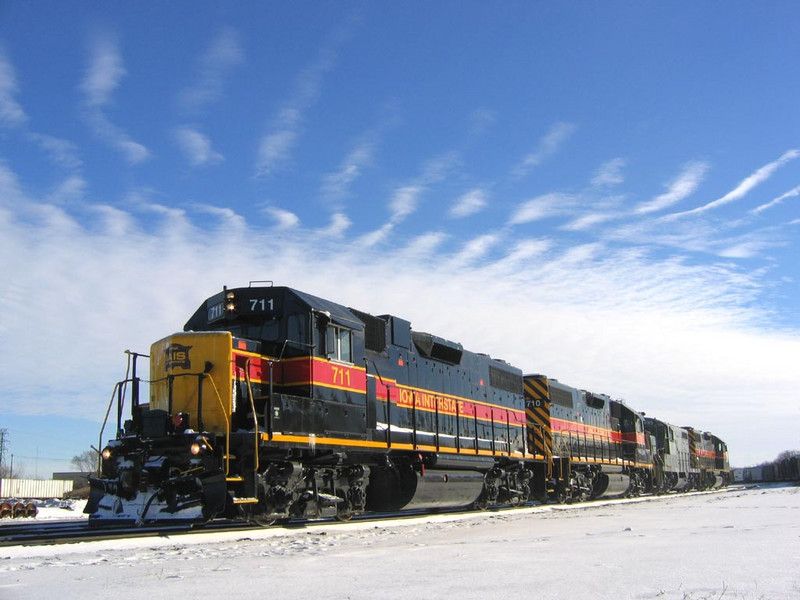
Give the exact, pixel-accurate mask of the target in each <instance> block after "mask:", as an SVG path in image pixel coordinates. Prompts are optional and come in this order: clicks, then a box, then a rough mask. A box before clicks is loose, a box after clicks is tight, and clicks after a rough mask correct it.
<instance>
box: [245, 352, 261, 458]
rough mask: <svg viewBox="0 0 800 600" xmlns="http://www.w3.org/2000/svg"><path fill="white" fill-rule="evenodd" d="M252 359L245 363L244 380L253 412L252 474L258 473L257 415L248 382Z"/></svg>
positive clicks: (251, 387) (251, 389)
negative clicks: (253, 446)
mask: <svg viewBox="0 0 800 600" xmlns="http://www.w3.org/2000/svg"><path fill="white" fill-rule="evenodd" d="M252 360H253V359H252V358H248V359H247V361H246V362H245V369H244V379H245V381H246V382H247V396H248V397H249V398H250V410H252V411H253V427H254V432H255V435H254V436H253V440H254V444H255V448H254V451H253V472H254V473H258V466H259V465H258V415H257V414H256V402H255V399H254V398H253V382H252V381H251V380H250V362H251V361H252Z"/></svg>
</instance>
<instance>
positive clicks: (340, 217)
mask: <svg viewBox="0 0 800 600" xmlns="http://www.w3.org/2000/svg"><path fill="white" fill-rule="evenodd" d="M352 224H353V222H352V221H351V220H350V219H348V218H347V215H345V214H342V213H334V214H332V215H331V222H330V224H329V225H328V226H327V227H326V228H325V229H323V230H322V233H323V234H325V235H329V236H331V237H341V236H342V235H343V234H344V233H345V231H347V230H348V229H349V228H350V226H351V225H352Z"/></svg>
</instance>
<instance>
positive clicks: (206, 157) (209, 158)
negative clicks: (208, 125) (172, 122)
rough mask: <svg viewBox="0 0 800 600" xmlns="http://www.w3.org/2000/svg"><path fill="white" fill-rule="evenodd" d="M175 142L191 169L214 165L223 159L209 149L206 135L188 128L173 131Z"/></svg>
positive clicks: (209, 145)
mask: <svg viewBox="0 0 800 600" xmlns="http://www.w3.org/2000/svg"><path fill="white" fill-rule="evenodd" d="M174 137H175V142H176V143H177V144H178V146H179V147H180V149H181V150H182V151H183V153H184V155H185V156H186V158H187V159H188V161H189V164H191V165H192V166H193V167H201V166H204V165H215V164H218V163H220V162H222V161H223V160H225V157H224V156H222V154H220V153H219V152H216V151H215V150H214V149H213V148H212V147H211V140H210V139H209V138H208V136H207V135H205V134H204V133H201V132H200V131H198V130H197V129H194V128H192V127H190V126H188V125H187V126H184V127H178V128H177V129H175V131H174Z"/></svg>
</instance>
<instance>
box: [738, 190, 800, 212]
mask: <svg viewBox="0 0 800 600" xmlns="http://www.w3.org/2000/svg"><path fill="white" fill-rule="evenodd" d="M797 196H800V185H798V186H797V187H796V188H794V189H791V190H789V191H788V192H786V193H785V194H781V195H780V196H778V197H777V198H775V199H774V200H772V201H771V202H767V203H766V204H762V205H761V206H758V207H756V208H754V209H753V210H751V211H750V212H751V213H753V214H754V215H757V214H759V213H762V212H764V211H765V210H768V209H770V208H772V207H773V206H777V205H778V204H780V203H781V202H783V201H784V200H786V199H787V198H796V197H797Z"/></svg>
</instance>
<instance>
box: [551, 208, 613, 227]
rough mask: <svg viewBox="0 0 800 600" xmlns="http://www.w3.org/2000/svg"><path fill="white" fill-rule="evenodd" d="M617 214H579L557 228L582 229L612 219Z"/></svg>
mask: <svg viewBox="0 0 800 600" xmlns="http://www.w3.org/2000/svg"><path fill="white" fill-rule="evenodd" d="M617 216H618V215H616V214H612V213H607V212H593V213H588V214H585V215H581V216H579V217H577V218H576V219H574V220H572V221H570V222H569V223H567V224H565V225H562V226H561V227H560V228H559V229H563V230H565V231H584V230H587V229H591V228H592V227H595V226H596V225H600V224H602V223H607V222H608V221H613V220H614V219H616V218H617Z"/></svg>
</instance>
